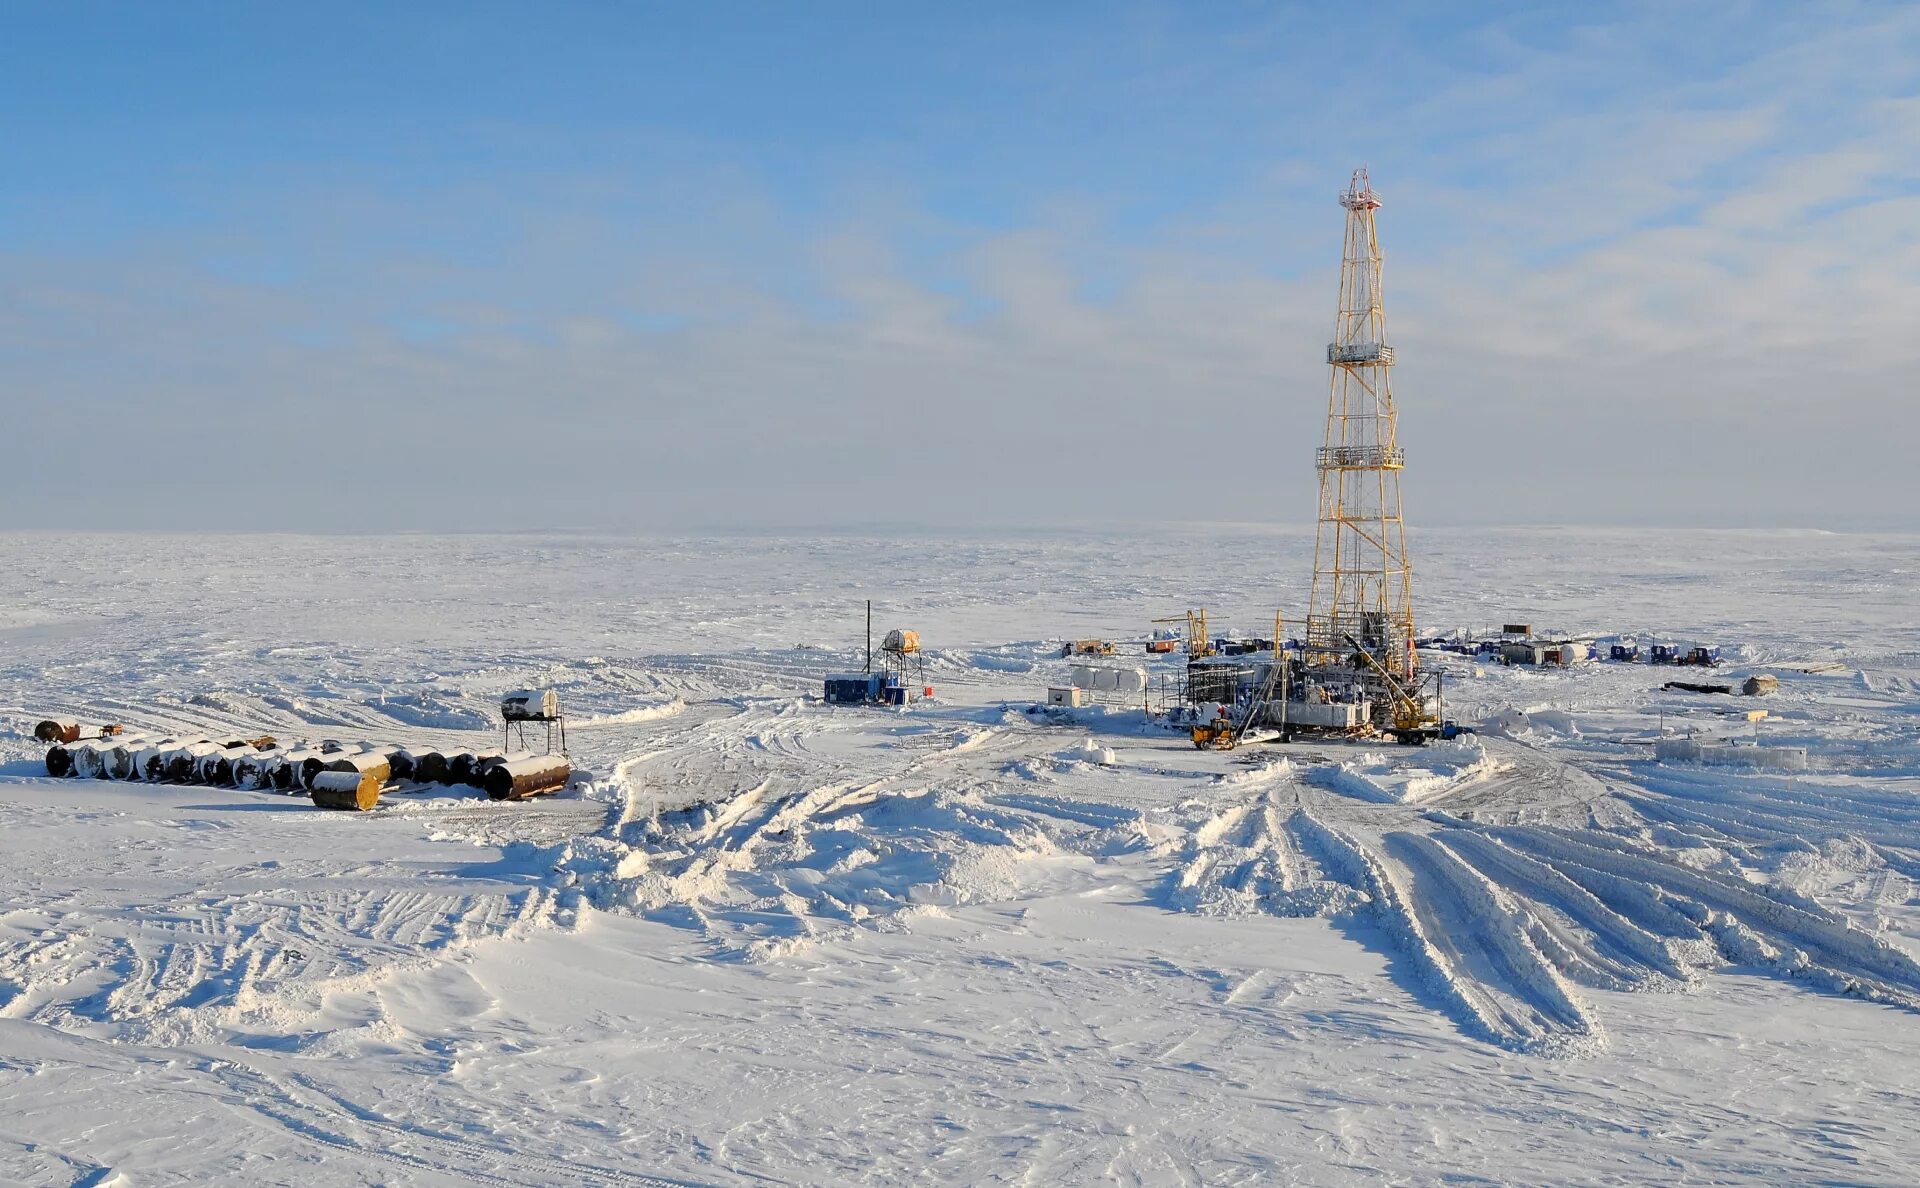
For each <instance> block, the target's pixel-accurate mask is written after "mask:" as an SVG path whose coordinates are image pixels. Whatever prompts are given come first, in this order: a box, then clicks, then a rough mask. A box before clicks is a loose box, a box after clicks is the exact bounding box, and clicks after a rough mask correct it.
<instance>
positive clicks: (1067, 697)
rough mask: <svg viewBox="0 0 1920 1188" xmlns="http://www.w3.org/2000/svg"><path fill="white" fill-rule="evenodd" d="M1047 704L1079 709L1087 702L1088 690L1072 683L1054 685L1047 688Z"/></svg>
mask: <svg viewBox="0 0 1920 1188" xmlns="http://www.w3.org/2000/svg"><path fill="white" fill-rule="evenodd" d="M1047 704H1048V705H1061V706H1065V707H1067V708H1068V709H1078V708H1080V707H1081V706H1083V705H1085V704H1087V691H1086V690H1085V689H1076V688H1074V687H1073V686H1071V685H1066V686H1060V685H1054V686H1050V687H1049V688H1048V689H1047Z"/></svg>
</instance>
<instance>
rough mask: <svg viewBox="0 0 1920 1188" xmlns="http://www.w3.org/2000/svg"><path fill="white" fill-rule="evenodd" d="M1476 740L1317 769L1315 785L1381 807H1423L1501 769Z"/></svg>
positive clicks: (1379, 754)
mask: <svg viewBox="0 0 1920 1188" xmlns="http://www.w3.org/2000/svg"><path fill="white" fill-rule="evenodd" d="M1503 766H1504V764H1502V763H1501V762H1500V761H1499V760H1498V759H1495V758H1494V757H1492V756H1490V755H1488V754H1487V750H1486V748H1485V747H1484V746H1482V745H1481V743H1480V741H1479V740H1478V739H1476V738H1473V737H1472V736H1466V737H1462V738H1456V739H1451V740H1448V741H1442V742H1434V743H1429V744H1428V745H1426V746H1424V747H1421V748H1419V749H1418V750H1408V751H1395V752H1391V753H1383V752H1379V751H1369V752H1367V753H1366V754H1364V755H1362V756H1361V757H1360V758H1358V759H1355V760H1351V761H1349V762H1346V763H1342V764H1340V765H1339V766H1337V767H1323V768H1318V769H1316V770H1315V771H1314V773H1313V775H1312V777H1311V778H1312V780H1313V782H1314V783H1316V784H1319V785H1321V786H1322V787H1326V788H1331V789H1333V790H1334V791H1336V792H1341V793H1344V794H1345V795H1348V796H1353V797H1356V798H1358V799H1360V800H1371V801H1376V802H1379V803H1382V804H1387V803H1394V804H1418V803H1420V802H1421V801H1424V800H1430V799H1432V798H1433V797H1435V796H1438V795H1440V794H1441V793H1443V792H1447V791H1450V790H1452V789H1454V788H1457V787H1459V786H1460V785H1462V784H1467V783H1471V782H1472V781H1474V780H1478V779H1484V778H1485V777H1487V776H1490V775H1492V774H1494V773H1495V772H1497V771H1499V770H1501V769H1502V767H1503Z"/></svg>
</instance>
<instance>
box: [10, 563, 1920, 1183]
mask: <svg viewBox="0 0 1920 1188" xmlns="http://www.w3.org/2000/svg"><path fill="white" fill-rule="evenodd" d="M1412 547H1413V550H1414V556H1415V564H1416V566H1417V567H1418V574H1419V576H1418V579H1417V580H1418V590H1417V598H1418V612H1419V617H1420V622H1421V626H1422V630H1423V631H1440V630H1447V629H1451V628H1454V627H1459V626H1471V627H1474V628H1476V629H1477V628H1480V627H1482V626H1484V625H1487V624H1492V625H1494V626H1495V627H1497V626H1498V625H1499V624H1501V623H1503V622H1509V621H1523V622H1530V623H1532V624H1533V625H1534V626H1535V627H1536V628H1537V629H1539V630H1540V631H1542V632H1557V631H1565V632H1576V631H1599V632H1607V631H1625V632H1639V633H1643V634H1644V633H1648V632H1660V633H1662V634H1666V635H1675V636H1679V637H1681V638H1697V639H1700V640H1702V641H1709V642H1717V643H1720V644H1722V645H1723V646H1724V647H1725V656H1726V662H1725V664H1724V666H1723V668H1722V670H1721V671H1720V673H1719V674H1717V675H1715V676H1713V677H1712V678H1710V679H1714V680H1726V679H1728V678H1729V677H1733V678H1735V679H1737V678H1738V677H1740V676H1744V675H1746V674H1747V673H1750V672H1768V673H1773V674H1776V675H1777V676H1779V678H1780V681H1781V691H1780V693H1779V694H1778V695H1776V696H1773V697H1769V698H1764V699H1746V698H1728V697H1714V696H1703V695H1698V694H1690V693H1683V692H1668V691H1663V690H1662V689H1661V688H1660V686H1661V684H1662V682H1663V681H1665V680H1668V679H1673V678H1676V677H1679V678H1681V679H1700V678H1699V677H1698V676H1697V675H1696V676H1693V677H1689V676H1688V674H1687V673H1686V672H1680V671H1676V670H1673V669H1660V668H1653V667H1649V666H1645V665H1633V666H1629V665H1611V664H1596V665H1588V666H1584V667H1579V668H1576V669H1573V670H1568V671H1560V670H1554V671H1550V672H1547V671H1532V670H1524V669H1508V668H1502V667H1498V666H1488V665H1485V664H1482V665H1479V666H1478V667H1476V666H1475V665H1474V664H1473V663H1472V662H1471V661H1469V660H1465V659H1463V658H1460V657H1455V656H1440V655H1438V654H1436V655H1435V656H1434V659H1433V662H1434V663H1436V664H1439V665H1441V666H1443V667H1444V668H1445V669H1446V671H1447V673H1448V680H1447V692H1448V698H1449V708H1450V710H1451V711H1452V713H1453V715H1454V716H1455V717H1457V718H1459V719H1461V720H1462V721H1468V722H1487V723H1490V726H1489V729H1487V730H1485V731H1483V733H1482V734H1481V735H1480V736H1478V738H1476V739H1473V740H1469V741H1467V742H1464V743H1461V744H1458V745H1438V746H1434V747H1430V748H1424V749H1421V750H1412V749H1405V748H1396V747H1392V746H1383V745H1379V744H1372V745H1359V744H1350V743H1345V742H1325V741H1300V742H1296V743H1294V744H1292V745H1289V746H1284V747H1282V746H1279V745H1252V746H1248V747H1245V748H1243V749H1241V750H1239V751H1236V752H1233V753H1230V754H1228V753H1212V752H1208V753H1202V752H1199V751H1196V750H1194V749H1193V747H1192V746H1191V745H1190V744H1189V743H1188V742H1187V741H1186V740H1185V739H1184V737H1182V736H1178V735H1174V734H1169V733H1166V732H1165V731H1162V730H1158V729H1156V728H1155V727H1153V726H1152V725H1151V724H1149V723H1148V722H1146V720H1145V719H1144V717H1143V715H1142V714H1141V713H1140V712H1139V711H1138V709H1137V708H1135V709H1131V710H1128V709H1121V708H1113V709H1106V710H1099V709H1096V710H1083V711H1077V712H1063V713H1057V714H1048V713H1045V712H1032V706H1033V703H1034V702H1035V701H1036V700H1039V699H1041V698H1042V695H1043V692H1044V689H1045V687H1046V686H1047V685H1048V684H1061V683H1064V682H1065V675H1066V663H1065V661H1063V660H1061V659H1059V643H1060V641H1061V640H1063V639H1068V638H1074V637H1080V636H1088V635H1099V636H1108V637H1120V638H1137V637H1139V636H1141V635H1142V634H1144V632H1145V630H1146V626H1147V620H1148V619H1150V618H1153V617H1158V616H1163V615H1171V614H1175V613H1178V612H1180V611H1182V610H1183V609H1185V608H1187V607H1189V606H1202V605H1204V606H1206V607H1208V608H1209V610H1210V612H1211V615H1212V618H1213V622H1214V624H1215V625H1216V627H1224V628H1232V629H1237V630H1238V631H1239V632H1241V633H1243V634H1255V635H1266V634H1268V633H1270V632H1271V630H1272V625H1273V613H1274V609H1275V607H1276V606H1279V607H1281V608H1282V609H1283V610H1285V611H1286V612H1287V613H1288V615H1289V617H1290V618H1291V617H1296V616H1298V615H1300V614H1301V613H1303V612H1304V609H1305V605H1304V604H1305V583H1306V579H1307V576H1308V572H1309V569H1310V557H1311V548H1312V541H1311V537H1310V535H1308V534H1305V533H1302V532H1298V531H1282V530H1266V529H1258V528H1253V527H1246V528H1214V529H1202V530H1175V529H1171V528H1154V529H1141V530H1139V531H1135V532H1128V533H1110V532H1102V533H1088V534H1071V533H1053V534H1024V535H1021V534H1002V535H997V536H987V535H982V536H928V537H924V538H911V537H895V536H885V537H882V536H878V535H876V536H861V535H844V536H811V537H802V536H787V537H774V538H748V537H713V538H707V539H680V540H612V539H599V538H584V537H569V536H557V535H556V536H544V537H511V538H505V537H472V536H467V537H406V536H390V537H375V538H311V537H277V536H255V537H217V536H190V537H188V536H183V537H167V536H129V537H115V536H78V537H71V536H54V535H31V534H13V535H5V536H0V829H4V837H5V842H4V854H5V858H6V860H5V862H4V863H0V887H3V888H4V891H5V895H4V900H0V1182H4V1183H23V1184H88V1185H102V1184H127V1185H141V1184H208V1183H247V1184H288V1185H295V1184H297V1185H302V1186H312V1185H323V1184H367V1183H381V1184H473V1183H500V1184H522V1183H540V1184H548V1183H550V1184H624V1183H636V1184H646V1183H689V1182H692V1183H715V1182H718V1183H736V1182H750V1181H773V1182H806V1183H821V1184H842V1183H858V1182H872V1183H893V1182H898V1181H901V1180H906V1179H914V1178H921V1179H933V1180H938V1181H951V1182H961V1183H994V1182H1019V1183H1032V1184H1053V1183H1062V1184H1064V1183H1088V1182H1105V1181H1119V1182H1123V1183H1152V1184H1179V1183H1189V1184H1192V1183H1207V1184H1233V1183H1275V1182H1288V1181H1295V1182H1314V1183H1345V1182H1351V1183H1373V1182H1377V1181H1380V1180H1382V1179H1389V1180H1398V1181H1406V1182H1430V1181H1437V1180H1456V1181H1468V1182H1534V1183H1570V1182H1649V1181H1657V1182H1662V1183H1666V1182H1684V1181H1706V1182H1729V1181H1773V1182H1815V1181H1817V1182H1836V1183H1886V1184H1896V1183H1911V1182H1913V1179H1914V1172H1913V1168H1914V1166H1915V1165H1916V1164H1920V1126H1916V1122H1915V1120H1916V1118H1920V903H1917V902H1916V900H1915V896H1914V881H1915V880H1916V879H1920V615H1917V614H1916V613H1915V611H1916V606H1917V605H1920V597H1916V596H1917V595H1920V576H1916V575H1920V539H1915V538H1908V537H1864V536H1834V535H1827V534H1818V533H1766V532H1654V531H1625V530H1619V531H1594V530H1559V529H1551V530H1549V529H1539V530H1498V531H1474V532H1469V531H1450V532H1427V533H1420V534H1417V535H1416V536H1415V537H1414V539H1413V541H1412ZM868 597H871V598H873V599H874V600H875V602H876V607H877V610H876V628H878V629H880V630H885V629H887V628H890V627H895V626H901V627H913V628H916V629H918V630H919V632H920V634H921V638H922V639H923V640H924V641H925V642H926V644H927V645H928V647H929V649H930V655H929V658H928V665H927V680H928V682H929V683H931V684H933V685H934V686H935V687H936V692H937V698H936V700H934V701H931V702H927V703H923V704H921V705H919V706H916V707H915V708H914V709H912V710H910V711H904V712H902V711H897V710H879V709H850V708H828V707H826V706H824V705H822V704H821V703H820V701H819V698H818V694H819V689H820V684H819V680H820V677H821V676H822V675H823V674H824V673H826V672H828V671H832V670H835V669H839V668H843V667H845V666H846V665H847V663H848V660H849V657H851V656H852V655H853V646H854V645H855V643H856V642H857V640H858V637H859V634H860V630H861V611H862V602H863V600H864V599H866V598H868ZM1127 662H1128V663H1129V664H1132V663H1142V664H1144V663H1146V662H1147V658H1146V657H1144V656H1139V657H1137V658H1129V659H1128V661H1127ZM537 684H550V685H553V686H554V687H556V688H558V689H559V691H560V694H561V697H562V698H563V701H564V703H565V705H566V706H567V708H568V710H569V712H570V713H571V715H572V729H571V735H570V737H571V740H572V742H573V750H574V755H575V759H576V762H577V763H578V765H579V766H580V767H581V768H582V769H583V770H584V771H585V773H586V775H587V777H588V779H587V781H586V782H585V783H584V784H582V785H581V786H579V787H577V788H575V789H572V790H570V791H569V792H568V793H567V794H565V795H563V796H560V797H556V798H551V799H546V800H540V801H534V802H528V803H498V804H496V803H493V802H489V801H487V800H486V799H485V798H484V797H483V796H480V795H479V794H478V793H474V794H472V795H471V796H463V795H454V794H450V793H445V792H442V793H438V794H434V795H421V794H398V795H390V796H388V797H387V799H386V800H385V801H384V802H383V804H382V807H381V808H380V810H378V811H377V812H374V813H370V814H364V815H358V814H334V813H323V812H318V811H315V810H314V809H312V807H311V806H310V805H309V804H308V803H307V802H306V801H305V800H304V799H297V798H289V797H287V796H285V795H284V794H278V793H271V792H242V791H231V790H223V789H217V788H209V787H165V786H157V785H139V784H131V785H130V784H118V783H109V782H104V781H72V780H68V781H53V780H49V779H47V778H46V777H45V774H44V768H43V767H42V766H41V756H42V753H43V748H42V747H40V746H39V745H38V744H35V743H34V742H33V741H32V739H31V729H32V725H33V722H34V721H35V720H37V719H39V718H41V717H46V716H52V715H71V716H76V717H80V718H82V719H84V720H87V721H118V722H123V723H126V724H127V725H128V726H129V727H130V728H139V729H143V730H154V731H164V732H183V731H206V732H208V733H216V734H217V733H220V732H224V731H227V730H232V729H240V728H245V729H247V730H248V731H255V730H261V731H266V732H270V733H273V734H275V735H278V736H280V737H281V738H283V739H297V738H316V739H317V738H322V737H333V738H352V739H368V740H376V741H383V742H398V743H415V742H419V743H430V744H445V745H453V744H458V745H462V746H470V747H472V746H482V745H485V744H486V743H487V742H488V741H489V740H497V738H498V735H497V733H494V731H495V730H496V729H497V728H496V727H495V726H494V725H493V713H494V708H495V705H496V702H497V698H498V696H499V695H500V693H502V692H503V691H506V690H509V689H514V688H520V687H525V686H530V685H537ZM1754 708H1764V709H1766V710H1768V711H1769V717H1768V719H1767V720H1765V721H1762V722H1758V723H1753V722H1749V721H1748V720H1747V718H1746V712H1747V711H1748V710H1750V709H1754ZM1663 730H1665V731H1667V732H1669V733H1670V734H1671V733H1679V734H1687V733H1691V734H1692V735H1693V736H1694V737H1696V738H1703V739H1706V740H1709V741H1713V740H1721V741H1726V742H1733V743H1744V742H1750V741H1758V742H1761V743H1763V744H1766V745H1768V746H1776V747H1805V748H1806V749H1807V752H1808V755H1809V762H1808V766H1807V769H1806V770H1804V771H1782V770H1767V769H1748V768H1741V767H1731V766H1723V765H1708V764H1698V763H1679V762H1670V763H1664V764H1663V763H1660V762H1657V761H1656V760H1655V757H1654V754H1653V742H1654V740H1655V739H1656V738H1658V737H1660V735H1661V732H1662V731H1663Z"/></svg>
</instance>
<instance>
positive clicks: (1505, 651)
mask: <svg viewBox="0 0 1920 1188" xmlns="http://www.w3.org/2000/svg"><path fill="white" fill-rule="evenodd" d="M1549 651H1553V655H1552V656H1551V657H1549V656H1548V652H1549ZM1500 662H1501V663H1502V664H1558V663H1559V662H1560V656H1559V652H1558V650H1557V649H1550V648H1549V647H1548V645H1546V644H1543V643H1537V642H1535V641H1534V640H1530V639H1509V640H1506V641H1505V642H1503V643H1502V644H1501V645H1500Z"/></svg>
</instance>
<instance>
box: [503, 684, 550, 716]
mask: <svg viewBox="0 0 1920 1188" xmlns="http://www.w3.org/2000/svg"><path fill="white" fill-rule="evenodd" d="M559 716H560V695H559V694H558V693H555V692H554V691H553V690H552V689H521V690H520V691H518V692H515V693H509V694H507V695H506V696H505V697H502V698H501V699H500V717H501V718H502V719H503V720H505V721H508V722H550V721H552V720H553V719H554V718H557V717H559Z"/></svg>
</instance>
